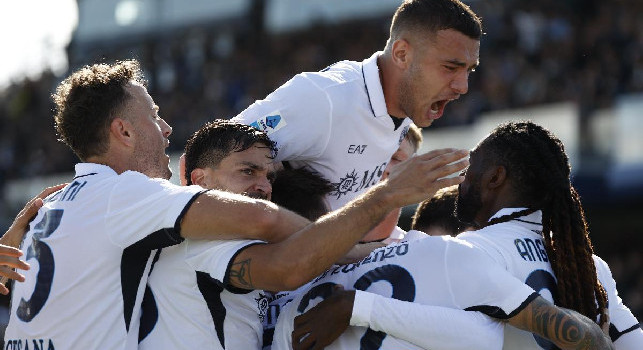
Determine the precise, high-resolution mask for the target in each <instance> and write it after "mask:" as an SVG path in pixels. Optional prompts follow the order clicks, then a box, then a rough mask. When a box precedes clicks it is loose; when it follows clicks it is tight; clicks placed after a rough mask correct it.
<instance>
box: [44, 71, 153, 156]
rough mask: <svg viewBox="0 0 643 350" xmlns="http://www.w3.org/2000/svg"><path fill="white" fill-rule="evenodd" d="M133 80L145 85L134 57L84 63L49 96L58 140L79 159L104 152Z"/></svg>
mask: <svg viewBox="0 0 643 350" xmlns="http://www.w3.org/2000/svg"><path fill="white" fill-rule="evenodd" d="M132 82H136V83H139V84H141V85H143V86H145V85H146V82H145V80H144V78H143V73H142V71H141V67H140V65H139V63H138V61H136V60H127V61H118V62H116V63H114V64H104V63H101V64H94V65H92V66H85V67H83V68H81V69H79V70H77V71H76V72H74V73H72V74H71V75H70V76H69V77H67V78H66V79H65V80H63V81H62V82H61V83H60V85H58V87H57V88H56V92H55V93H54V94H53V95H52V99H53V101H54V103H55V105H56V107H55V114H54V121H55V127H56V132H57V133H58V135H59V136H58V139H59V141H61V142H63V143H65V144H66V145H67V146H69V148H71V149H72V151H74V153H76V155H77V156H78V158H80V159H81V160H82V161H85V160H86V159H87V158H88V157H91V156H97V155H101V154H103V153H105V152H106V151H107V148H108V146H109V139H108V129H109V125H110V124H111V122H112V120H114V118H115V113H116V112H117V111H118V110H119V108H121V107H122V105H123V103H124V102H125V101H126V100H127V99H128V98H129V97H130V96H129V94H128V93H127V90H125V87H126V86H127V85H128V84H130V83H132Z"/></svg>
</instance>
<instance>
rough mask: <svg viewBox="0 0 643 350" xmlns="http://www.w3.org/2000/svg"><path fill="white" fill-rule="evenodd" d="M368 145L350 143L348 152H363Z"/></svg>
mask: <svg viewBox="0 0 643 350" xmlns="http://www.w3.org/2000/svg"><path fill="white" fill-rule="evenodd" d="M366 146H367V145H349V146H348V153H349V154H355V153H357V154H362V153H364V151H365V150H366Z"/></svg>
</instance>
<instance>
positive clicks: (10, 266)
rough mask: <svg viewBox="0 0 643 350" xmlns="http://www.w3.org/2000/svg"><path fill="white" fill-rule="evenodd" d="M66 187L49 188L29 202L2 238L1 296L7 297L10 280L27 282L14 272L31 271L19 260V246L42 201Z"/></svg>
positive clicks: (0, 247)
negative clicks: (19, 270)
mask: <svg viewBox="0 0 643 350" xmlns="http://www.w3.org/2000/svg"><path fill="white" fill-rule="evenodd" d="M65 185H66V184H61V185H56V186H52V187H48V188H46V189H44V190H43V191H42V192H40V194H38V195H37V196H36V197H34V198H32V199H31V200H30V201H29V202H27V204H25V206H24V208H22V210H20V212H19V213H18V215H17V216H16V218H15V219H14V220H13V223H12V224H11V226H10V227H9V229H8V230H7V232H5V234H4V235H3V236H2V237H1V238H0V276H1V278H0V294H5V295H6V294H8V293H9V290H8V289H7V287H5V283H6V282H7V280H8V279H14V280H17V281H20V282H23V281H24V280H25V277H24V276H23V275H21V274H19V273H18V272H16V271H14V269H21V270H28V269H29V264H27V263H26V262H24V261H22V260H20V259H19V258H20V257H21V256H22V252H21V251H20V250H19V249H18V246H19V245H20V242H22V238H23V237H24V235H25V233H26V232H27V230H28V229H29V222H30V221H31V220H33V218H34V217H35V216H36V214H37V213H38V209H40V208H41V207H42V205H43V201H42V200H43V199H44V198H45V197H47V196H48V195H50V194H52V193H54V192H56V191H58V190H60V189H61V188H63V187H65Z"/></svg>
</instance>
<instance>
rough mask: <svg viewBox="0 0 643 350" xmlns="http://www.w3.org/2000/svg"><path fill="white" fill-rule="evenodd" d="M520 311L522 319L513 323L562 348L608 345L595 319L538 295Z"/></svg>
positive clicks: (600, 347)
mask: <svg viewBox="0 0 643 350" xmlns="http://www.w3.org/2000/svg"><path fill="white" fill-rule="evenodd" d="M521 313H525V314H524V316H523V317H521V319H522V322H519V324H515V326H517V327H518V328H521V329H524V330H527V331H529V332H533V333H535V334H538V335H540V336H541V337H544V338H546V339H549V340H550V341H552V342H553V343H555V344H556V345H557V346H559V347H560V348H562V349H611V347H610V346H611V344H610V342H609V341H607V340H606V337H605V335H604V334H603V333H602V331H601V329H600V327H599V326H598V325H597V324H596V323H594V322H592V321H591V320H590V319H589V318H587V317H585V316H583V315H581V314H579V313H577V312H575V311H573V310H568V309H563V308H560V307H556V306H554V305H553V304H551V303H550V302H548V301H546V300H545V299H543V298H541V297H538V298H536V299H534V300H533V301H532V302H531V303H530V304H529V305H528V306H527V307H526V308H525V309H524V310H523V311H522V312H521ZM510 323H513V322H511V321H510ZM520 323H522V324H520Z"/></svg>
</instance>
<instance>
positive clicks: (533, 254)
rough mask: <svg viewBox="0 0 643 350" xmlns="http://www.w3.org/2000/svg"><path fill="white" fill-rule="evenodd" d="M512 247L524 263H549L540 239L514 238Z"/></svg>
mask: <svg viewBox="0 0 643 350" xmlns="http://www.w3.org/2000/svg"><path fill="white" fill-rule="evenodd" d="M514 245H515V246H516V250H517V251H518V254H519V255H520V257H522V259H523V260H525V261H544V262H548V261H549V259H548V258H547V251H546V250H545V243H544V242H543V241H542V239H531V238H516V239H515V240H514Z"/></svg>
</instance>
